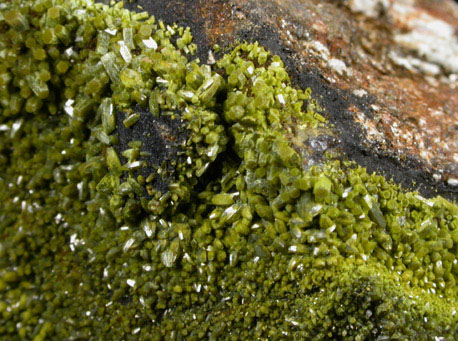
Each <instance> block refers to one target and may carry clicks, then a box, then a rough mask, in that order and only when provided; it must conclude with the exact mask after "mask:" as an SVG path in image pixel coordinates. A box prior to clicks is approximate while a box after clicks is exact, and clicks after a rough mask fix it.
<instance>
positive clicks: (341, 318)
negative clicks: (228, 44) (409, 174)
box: [0, 0, 458, 340]
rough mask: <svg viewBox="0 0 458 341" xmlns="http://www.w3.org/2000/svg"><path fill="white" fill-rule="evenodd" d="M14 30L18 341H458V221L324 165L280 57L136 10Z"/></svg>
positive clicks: (62, 6) (1, 300)
mask: <svg viewBox="0 0 458 341" xmlns="http://www.w3.org/2000/svg"><path fill="white" fill-rule="evenodd" d="M0 26H1V30H0V174H1V175H0V202H1V210H0V236H1V238H0V339H5V340H19V339H32V340H48V339H49V340H62V339H63V340H66V339H81V340H87V339H89V340H99V339H107V338H108V339H116V340H118V339H119V340H123V339H127V340H130V339H142V340H143V339H145V340H150V339H151V340H161V339H173V340H181V339H187V340H199V339H211V340H220V339H221V340H239V339H240V340H254V339H273V340H275V339H292V340H315V339H316V340H319V339H326V340H328V339H336V340H341V339H348V340H365V339H378V340H388V339H402V340H404V339H405V340H410V339H412V340H417V339H418V340H423V339H450V340H453V339H458V331H457V327H456V326H457V325H458V315H457V310H458V305H457V295H458V288H457V284H456V282H457V279H458V278H457V277H458V264H457V263H458V259H457V255H458V207H457V206H456V205H455V204H453V203H450V202H448V201H446V200H445V199H443V198H440V197H438V198H434V199H425V198H423V197H421V196H419V195H418V194H417V193H411V192H405V191H403V190H401V189H400V188H399V187H397V186H396V185H394V184H392V183H389V182H387V181H386V180H385V179H384V178H383V177H381V176H378V175H376V174H372V175H369V174H368V173H367V172H366V170H365V169H363V168H361V167H358V166H357V165H355V164H353V163H351V162H346V163H343V162H341V161H335V160H334V161H333V160H331V159H327V161H325V162H323V163H321V164H317V165H315V166H313V167H310V168H304V165H305V164H306V162H305V161H306V160H304V158H305V156H304V155H303V153H302V150H301V146H300V145H296V144H294V143H293V142H292V141H299V140H301V139H300V138H299V137H298V136H295V134H296V133H295V132H296V131H297V129H296V128H297V127H301V129H304V130H305V131H308V130H310V132H311V134H310V135H313V134H312V133H313V132H315V131H316V129H319V130H320V131H328V130H327V129H328V127H327V126H326V122H325V119H324V117H323V116H322V115H320V114H319V113H317V112H315V111H314V110H312V108H316V107H317V105H316V102H315V100H313V99H312V98H311V92H310V89H307V90H301V89H295V88H293V87H292V86H291V84H290V81H289V76H288V74H287V72H286V71H285V69H284V67H283V62H282V61H281V60H280V58H279V57H277V56H271V55H270V54H269V52H267V51H266V50H265V49H264V48H262V47H260V46H259V45H258V44H256V43H255V44H241V45H239V46H236V47H234V49H233V50H232V51H231V52H230V53H228V54H227V55H225V56H223V57H222V58H221V59H220V60H219V61H218V62H217V64H216V65H214V66H209V65H202V64H200V63H199V62H198V61H197V60H193V61H190V59H191V58H190V54H192V51H194V50H195V48H196V47H195V45H193V44H192V36H191V34H190V31H189V29H183V28H179V27H177V26H176V25H172V26H170V25H166V24H164V23H163V22H156V20H155V19H154V18H153V17H149V15H148V14H147V13H145V12H143V13H132V12H129V11H127V10H125V9H123V6H122V3H117V4H114V5H113V6H111V7H110V6H107V5H103V4H94V3H92V1H90V0H84V1H83V0H67V1H61V0H34V1H31V0H30V1H19V0H12V1H7V2H4V3H3V4H2V5H1V6H0ZM175 42H176V43H175ZM312 103H313V105H312ZM307 104H309V105H307ZM303 107H308V108H309V109H308V110H307V111H306V112H303V111H302V110H301V108H303ZM117 121H119V122H117ZM139 139H141V141H139Z"/></svg>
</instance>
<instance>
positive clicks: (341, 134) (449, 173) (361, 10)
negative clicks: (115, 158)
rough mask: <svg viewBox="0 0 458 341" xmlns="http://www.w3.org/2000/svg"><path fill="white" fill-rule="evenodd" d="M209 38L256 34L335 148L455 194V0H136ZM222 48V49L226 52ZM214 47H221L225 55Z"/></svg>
mask: <svg viewBox="0 0 458 341" xmlns="http://www.w3.org/2000/svg"><path fill="white" fill-rule="evenodd" d="M127 6H128V7H129V8H131V9H137V10H140V9H139V6H140V7H141V8H142V9H143V10H147V11H148V12H149V13H150V14H153V15H155V16H156V17H157V18H158V19H160V20H163V21H165V22H167V23H172V22H176V23H177V24H179V25H181V26H190V27H191V29H192V33H193V35H194V37H195V42H196V43H197V44H198V46H199V51H198V54H197V57H198V58H200V59H201V60H202V61H203V62H207V61H209V58H210V61H211V60H212V56H211V55H209V53H210V51H211V50H212V46H213V44H216V43H217V44H219V45H221V46H222V47H227V48H230V46H231V45H233V44H235V43H236V42H238V41H244V40H248V41H253V40H257V41H259V42H260V44H261V45H263V46H265V47H267V48H268V49H269V50H270V51H271V52H272V53H275V54H278V55H280V56H281V57H282V58H283V59H284V60H285V62H286V65H287V67H288V69H289V71H290V73H291V75H292V78H293V81H294V82H295V83H296V84H297V85H298V86H300V87H307V86H309V87H311V89H312V91H313V93H314V95H315V96H316V97H317V98H318V99H319V101H320V104H321V105H322V107H323V108H324V112H325V115H326V117H327V118H328V119H329V120H330V121H331V122H332V123H333V124H334V126H335V129H336V136H338V139H339V141H338V144H337V145H338V146H339V148H340V149H341V150H342V151H343V152H344V153H345V155H346V156H347V157H348V158H349V159H352V160H355V161H356V162H358V163H359V164H361V165H362V166H365V167H367V168H368V169H369V170H370V171H378V172H381V173H384V174H386V176H387V177H388V178H392V179H393V180H394V181H396V182H398V183H400V184H401V185H403V186H404V187H406V188H414V189H418V190H419V191H420V192H421V193H422V194H423V195H425V196H435V195H437V194H441V195H443V196H444V197H447V198H449V199H452V200H455V201H456V200H458V117H457V107H458V106H457V105H458V87H457V86H458V39H457V35H456V31H457V29H458V5H457V4H456V3H454V2H453V1H451V0H441V1H439V0H396V1H394V0H370V1H366V0H365V1H363V0H347V1H344V0H341V1H331V0H328V1H322V0H263V1H257V0H229V1H223V0H168V1H152V0H137V1H132V2H131V3H128V4H127ZM222 52H224V48H223V51H222ZM222 52H220V53H222Z"/></svg>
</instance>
